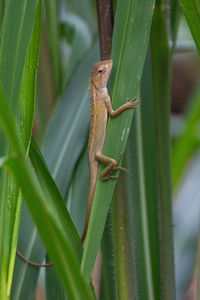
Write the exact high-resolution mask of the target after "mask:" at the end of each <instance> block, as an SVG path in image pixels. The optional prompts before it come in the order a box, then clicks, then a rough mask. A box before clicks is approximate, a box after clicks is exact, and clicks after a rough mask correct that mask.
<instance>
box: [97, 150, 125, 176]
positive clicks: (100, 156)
mask: <svg viewBox="0 0 200 300" xmlns="http://www.w3.org/2000/svg"><path fill="white" fill-rule="evenodd" d="M121 156H122V153H120V156H119V158H118V159H117V160H115V159H113V158H110V157H108V156H105V155H103V154H100V153H98V154H96V155H95V159H96V160H97V161H98V162H101V163H106V164H108V166H107V167H106V168H105V169H104V170H103V171H102V172H101V179H102V180H108V179H110V178H113V179H114V178H118V176H113V175H112V173H113V172H114V171H115V170H123V171H125V172H126V173H128V174H129V175H130V173H129V172H128V170H126V169H125V168H123V167H116V166H117V164H118V162H119V161H120V159H121Z"/></svg>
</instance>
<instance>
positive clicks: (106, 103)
mask: <svg viewBox="0 0 200 300" xmlns="http://www.w3.org/2000/svg"><path fill="white" fill-rule="evenodd" d="M111 68H112V60H111V59H109V60H104V61H100V62H97V63H95V64H94V65H93V68H92V73H91V76H90V82H89V90H90V105H91V112H90V133H89V141H88V165H89V173H90V182H89V192H88V202H87V209H86V218H85V224H84V229H83V233H82V236H81V241H82V242H84V240H85V236H86V233H87V228H88V222H89V217H90V211H91V206H92V200H93V195H94V190H95V185H96V180H97V174H98V165H99V163H107V164H108V166H107V167H106V168H105V169H104V170H103V171H102V173H101V179H102V180H108V179H109V178H116V177H117V176H112V173H113V171H115V170H118V169H121V170H124V171H127V170H126V169H124V168H122V167H117V164H118V162H119V159H120V158H119V159H118V160H115V159H113V158H110V157H107V156H105V155H103V154H102V149H103V145H104V140H105V135H106V126H107V117H108V113H109V115H110V116H111V117H115V116H117V115H119V114H120V113H121V112H122V111H124V110H126V109H128V108H134V107H136V105H137V104H138V102H139V101H138V100H136V98H134V99H133V100H132V101H128V102H126V103H125V104H123V105H121V106H120V107H119V108H117V109H116V110H113V109H112V105H111V102H110V97H109V94H108V90H107V82H108V78H109V75H110V71H111Z"/></svg>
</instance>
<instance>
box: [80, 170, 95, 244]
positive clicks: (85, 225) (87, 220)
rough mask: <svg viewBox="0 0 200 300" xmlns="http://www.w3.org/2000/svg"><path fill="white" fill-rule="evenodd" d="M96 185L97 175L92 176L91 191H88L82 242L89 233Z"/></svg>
mask: <svg viewBox="0 0 200 300" xmlns="http://www.w3.org/2000/svg"><path fill="white" fill-rule="evenodd" d="M95 185H96V176H95V177H92V178H90V184H89V192H88V201H87V208H86V216H85V223H84V227H83V232H82V235H81V242H82V243H83V242H84V240H85V237H86V234H87V229H88V223H89V218H90V212H91V208H92V200H93V195H94V190H95Z"/></svg>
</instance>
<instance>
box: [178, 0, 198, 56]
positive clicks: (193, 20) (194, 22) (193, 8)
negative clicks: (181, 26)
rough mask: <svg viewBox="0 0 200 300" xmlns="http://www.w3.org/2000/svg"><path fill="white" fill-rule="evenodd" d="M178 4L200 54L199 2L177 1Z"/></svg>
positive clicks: (196, 0)
mask: <svg viewBox="0 0 200 300" xmlns="http://www.w3.org/2000/svg"><path fill="white" fill-rule="evenodd" d="M179 3H180V5H181V7H182V9H183V12H184V15H185V17H186V20H187V23H188V26H189V27H190V30H191V33H192V36H193V39H194V41H195V43H196V47H197V50H198V51H199V53H200V2H199V0H190V1H188V0H179Z"/></svg>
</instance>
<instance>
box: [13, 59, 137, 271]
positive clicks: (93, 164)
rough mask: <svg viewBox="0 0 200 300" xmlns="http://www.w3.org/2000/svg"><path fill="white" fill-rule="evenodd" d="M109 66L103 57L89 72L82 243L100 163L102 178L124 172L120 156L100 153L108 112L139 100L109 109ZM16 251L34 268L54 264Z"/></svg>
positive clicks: (129, 106) (114, 112) (110, 61)
mask: <svg viewBox="0 0 200 300" xmlns="http://www.w3.org/2000/svg"><path fill="white" fill-rule="evenodd" d="M111 68H112V60H105V61H100V62H97V63H95V64H94V65H93V69H92V73H91V76H90V80H89V90H90V106H91V113H90V133H89V140H88V166H89V173H90V182H89V191H88V201H87V209H86V217H85V224H84V229H83V233H82V236H81V241H82V242H84V240H85V236H86V233H87V228H88V222H89V217H90V211H91V206H92V200H93V196H94V190H95V186H96V180H97V174H98V168H99V163H100V162H103V163H107V164H108V166H107V167H106V168H105V169H104V170H103V171H102V173H101V178H102V180H108V179H110V178H117V176H112V173H113V171H115V170H117V169H121V170H124V171H127V170H126V169H124V168H122V167H117V166H116V165H117V163H118V161H119V159H120V158H119V159H117V160H115V159H113V158H110V157H107V156H105V155H103V154H102V149H103V145H104V140H105V135H106V126H107V117H108V113H109V115H110V116H112V117H115V116H117V115H118V114H120V113H121V112H122V111H124V110H126V109H128V108H134V107H136V105H137V104H138V102H139V101H138V100H135V99H133V101H129V102H126V103H125V104H123V105H121V106H120V107H119V108H117V109H116V110H113V109H112V105H111V102H110V97H109V94H108V91H107V81H108V78H109V75H110V71H111ZM17 254H18V256H20V257H21V259H22V260H24V261H25V262H26V263H28V264H30V265H33V266H36V267H50V266H52V265H53V264H52V263H49V264H39V263H35V262H32V261H30V260H28V259H27V258H26V257H25V256H23V255H22V254H21V252H20V251H19V250H17Z"/></svg>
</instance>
